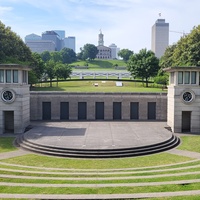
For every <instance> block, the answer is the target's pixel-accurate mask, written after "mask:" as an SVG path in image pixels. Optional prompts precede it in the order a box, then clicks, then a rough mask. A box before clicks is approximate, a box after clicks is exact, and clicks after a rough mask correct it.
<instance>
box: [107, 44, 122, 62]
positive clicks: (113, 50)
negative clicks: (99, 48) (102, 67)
mask: <svg viewBox="0 0 200 200" xmlns="http://www.w3.org/2000/svg"><path fill="white" fill-rule="evenodd" d="M109 48H110V49H111V59H118V58H119V56H118V52H119V50H120V49H119V48H117V45H116V44H111V45H110V46H109Z"/></svg>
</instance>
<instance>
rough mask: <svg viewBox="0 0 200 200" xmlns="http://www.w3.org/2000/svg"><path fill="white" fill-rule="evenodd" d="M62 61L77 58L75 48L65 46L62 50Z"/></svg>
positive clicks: (71, 60)
mask: <svg viewBox="0 0 200 200" xmlns="http://www.w3.org/2000/svg"><path fill="white" fill-rule="evenodd" d="M60 53H61V57H62V63H68V64H69V63H72V62H74V61H76V60H77V58H76V53H75V52H74V51H73V49H69V48H63V49H62V50H61V52H60Z"/></svg>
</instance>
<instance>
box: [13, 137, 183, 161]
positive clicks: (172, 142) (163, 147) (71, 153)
mask: <svg viewBox="0 0 200 200" xmlns="http://www.w3.org/2000/svg"><path fill="white" fill-rule="evenodd" d="M15 143H16V144H17V146H20V147H21V148H23V149H26V150H29V151H33V152H36V153H41V154H47V155H52V156H62V157H76V158H117V157H133V156H142V155H148V154H153V153H159V152H163V151H167V150H170V149H172V148H174V147H176V146H177V145H179V144H180V139H179V138H178V137H176V136H174V135H172V137H171V138H170V139H168V140H166V141H163V142H161V143H158V144H153V145H147V146H141V147H132V148H122V149H75V148H74V149H70V148H64V147H55V146H49V145H41V144H37V143H33V142H31V141H29V140H27V139H26V138H25V137H24V135H22V136H19V137H18V138H17V139H16V141H15Z"/></svg>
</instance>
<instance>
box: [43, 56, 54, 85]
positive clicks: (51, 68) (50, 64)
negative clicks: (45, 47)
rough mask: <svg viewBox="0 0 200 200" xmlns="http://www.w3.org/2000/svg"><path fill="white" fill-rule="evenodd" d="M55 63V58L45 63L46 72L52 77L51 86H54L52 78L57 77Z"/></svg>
mask: <svg viewBox="0 0 200 200" xmlns="http://www.w3.org/2000/svg"><path fill="white" fill-rule="evenodd" d="M55 65H56V64H55V62H54V61H53V60H50V61H48V62H47V63H45V74H46V75H47V77H48V78H49V79H50V87H52V80H53V79H54V78H55Z"/></svg>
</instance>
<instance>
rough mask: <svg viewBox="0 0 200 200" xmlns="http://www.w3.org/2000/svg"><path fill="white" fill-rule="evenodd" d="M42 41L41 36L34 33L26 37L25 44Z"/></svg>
mask: <svg viewBox="0 0 200 200" xmlns="http://www.w3.org/2000/svg"><path fill="white" fill-rule="evenodd" d="M41 39H42V37H41V36H39V35H36V34H34V33H32V34H30V35H27V36H26V37H25V43H26V42H28V41H34V40H41Z"/></svg>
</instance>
